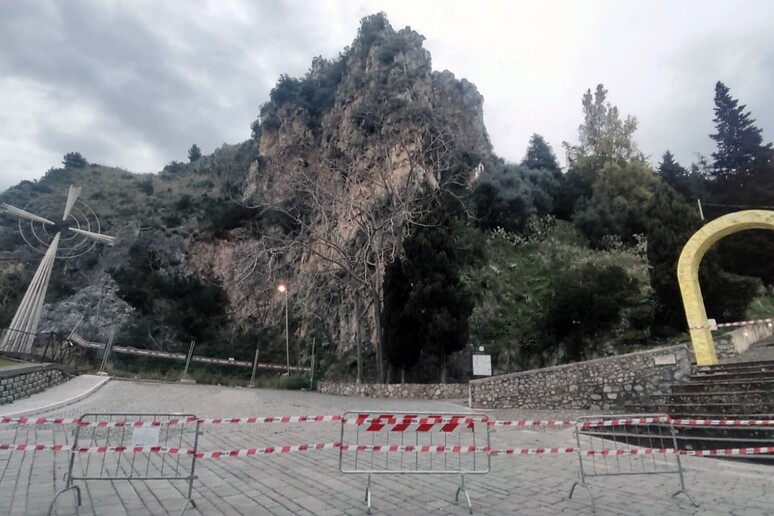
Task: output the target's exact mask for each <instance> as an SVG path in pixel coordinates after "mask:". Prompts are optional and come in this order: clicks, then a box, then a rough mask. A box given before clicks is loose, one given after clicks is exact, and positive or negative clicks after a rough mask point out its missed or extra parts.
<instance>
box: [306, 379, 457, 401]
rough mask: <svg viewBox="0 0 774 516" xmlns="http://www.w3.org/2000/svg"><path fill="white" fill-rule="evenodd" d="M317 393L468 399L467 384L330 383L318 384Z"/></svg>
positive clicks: (367, 396)
mask: <svg viewBox="0 0 774 516" xmlns="http://www.w3.org/2000/svg"><path fill="white" fill-rule="evenodd" d="M317 391H318V392H320V393H322V394H333V395H336V396H355V397H359V398H409V399H427V400H448V399H461V398H464V399H467V397H468V384H466V383H447V384H441V383H403V384H401V383H391V384H380V383H376V384H374V383H361V384H352V383H329V382H320V383H319V384H317Z"/></svg>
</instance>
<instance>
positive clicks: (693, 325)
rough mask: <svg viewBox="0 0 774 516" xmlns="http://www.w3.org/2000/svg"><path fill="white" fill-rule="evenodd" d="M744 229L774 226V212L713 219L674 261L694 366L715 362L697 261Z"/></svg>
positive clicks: (755, 211) (748, 213) (757, 211)
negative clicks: (691, 345)
mask: <svg viewBox="0 0 774 516" xmlns="http://www.w3.org/2000/svg"><path fill="white" fill-rule="evenodd" d="M746 229H774V211H766V210H748V211H739V212H736V213H729V214H728V215H724V216H722V217H720V218H717V219H715V220H713V221H712V222H710V223H708V224H707V225H706V226H704V227H703V228H701V229H700V230H699V231H697V232H696V233H694V235H693V236H692V237H691V239H690V240H688V243H687V244H685V247H684V248H683V252H682V253H680V260H679V261H678V262H677V280H678V281H679V282H680V292H681V293H682V295H683V305H684V306H685V317H686V319H688V328H689V330H690V332H691V341H692V342H693V351H694V353H695V354H696V363H697V364H698V365H712V364H717V363H718V357H717V354H716V353H715V344H714V343H713V342H712V333H711V332H710V330H709V326H708V325H707V312H706V311H705V309H704V299H703V298H702V296H701V287H700V286H699V264H701V260H702V258H704V253H706V252H707V249H709V248H710V247H712V245H713V244H715V243H716V242H717V241H718V240H720V239H721V238H724V237H727V236H728V235H730V234H732V233H737V232H739V231H744V230H746Z"/></svg>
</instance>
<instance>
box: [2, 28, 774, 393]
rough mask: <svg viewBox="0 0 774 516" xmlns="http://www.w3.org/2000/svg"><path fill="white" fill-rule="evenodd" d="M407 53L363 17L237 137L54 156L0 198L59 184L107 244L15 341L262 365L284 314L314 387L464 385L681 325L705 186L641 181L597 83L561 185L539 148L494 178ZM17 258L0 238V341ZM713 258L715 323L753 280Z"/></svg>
mask: <svg viewBox="0 0 774 516" xmlns="http://www.w3.org/2000/svg"><path fill="white" fill-rule="evenodd" d="M423 39H424V38H423V37H422V36H421V35H420V34H418V33H417V32H414V31H413V30H411V29H410V28H405V29H402V30H399V31H395V30H394V29H393V28H392V27H391V26H390V25H389V23H388V22H387V20H386V18H385V17H384V16H383V15H374V16H370V17H367V18H365V19H364V20H363V21H362V23H361V26H360V29H359V31H358V35H357V37H356V38H355V40H354V41H353V43H352V45H351V46H349V47H347V48H346V49H344V50H343V51H342V52H341V54H340V55H339V56H338V57H337V58H336V59H333V60H325V59H322V58H316V59H315V60H314V61H313V63H312V65H311V68H310V70H309V71H308V73H307V74H306V75H305V76H304V77H302V78H292V77H289V76H285V75H283V76H282V77H280V78H279V81H278V82H277V85H276V87H275V88H274V89H273V90H272V92H271V95H270V98H269V100H268V101H267V102H265V103H264V104H263V106H262V107H261V110H260V116H259V117H258V119H257V120H256V121H255V122H254V124H253V125H252V138H251V139H250V140H248V141H245V142H242V143H239V144H236V145H224V146H223V147H222V148H220V149H218V150H216V151H215V152H214V153H213V154H211V155H208V156H201V157H199V156H198V155H197V154H196V153H192V155H191V159H190V161H189V162H188V163H179V162H172V163H170V164H169V165H168V166H166V167H165V168H164V170H163V171H160V172H159V173H158V174H142V175H140V174H132V173H130V172H127V171H124V170H121V169H116V168H108V167H104V166H101V165H97V164H88V163H85V162H83V163H74V164H73V163H68V165H67V166H65V167H64V168H53V169H51V170H49V171H48V172H47V173H46V174H45V176H44V177H42V178H41V179H40V180H39V181H35V182H30V181H24V182H22V183H21V184H19V185H17V186H15V187H13V188H11V189H9V190H8V191H6V192H4V193H2V194H0V202H4V203H9V204H12V205H15V206H19V207H25V206H28V205H29V206H30V209H32V210H33V211H39V212H42V213H46V214H48V213H50V214H51V216H52V217H55V216H56V213H58V212H59V211H60V210H61V208H60V206H62V205H63V202H64V201H63V199H64V194H65V192H66V188H67V186H69V185H70V184H76V185H80V186H82V187H83V193H82V195H81V199H82V200H83V202H84V203H85V204H86V205H87V206H88V207H90V208H91V209H92V210H93V211H94V212H95V213H96V214H98V216H99V220H100V224H101V230H102V231H103V232H104V233H107V234H111V235H114V236H116V237H117V243H116V245H115V246H114V247H112V248H100V249H99V250H98V251H92V252H91V253H87V254H84V255H83V256H80V257H78V258H74V259H69V260H60V261H59V262H57V265H56V267H55V271H54V274H53V276H52V281H51V285H50V290H49V295H48V298H47V301H48V303H47V305H46V307H45V313H44V317H43V319H42V322H41V326H40V328H39V330H40V331H42V332H59V333H67V332H69V331H70V330H71V329H72V328H73V327H75V325H76V324H78V323H79V321H80V320H81V319H83V320H82V322H81V323H80V326H79V333H81V334H82V335H83V336H84V337H86V338H89V339H92V340H98V341H106V340H107V339H108V338H109V336H110V334H111V332H112V331H115V332H116V343H117V344H122V345H129V346H135V347H140V348H151V349H164V350H173V351H178V352H185V351H187V349H188V345H189V343H190V342H191V341H192V340H193V341H196V342H197V354H200V355H211V356H219V357H234V358H237V359H242V360H252V357H253V356H254V354H255V350H256V347H258V348H259V351H260V354H261V357H263V360H266V361H270V362H276V363H284V361H285V341H284V315H285V312H284V310H285V303H287V309H288V316H289V317H288V318H289V334H290V339H289V340H290V343H291V344H290V348H291V351H290V355H291V359H290V360H291V362H292V363H299V364H307V363H308V360H309V354H310V350H311V347H312V346H313V345H314V346H316V350H317V353H318V365H319V366H320V367H321V370H322V371H324V372H325V374H327V375H328V378H329V379H337V378H358V379H362V380H374V379H377V380H383V379H388V380H390V379H391V380H397V379H398V378H403V379H406V378H407V379H413V380H417V381H427V380H433V379H436V378H438V377H439V375H440V376H442V377H443V378H446V377H447V376H451V377H455V378H467V377H468V376H469V374H470V372H469V367H470V364H469V355H470V353H472V352H473V350H476V349H479V347H480V346H483V347H484V348H485V349H486V350H487V352H490V353H492V354H493V356H494V365H495V370H496V371H500V372H504V371H513V370H519V369H524V368H529V367H535V366H541V365H551V364H556V363H562V362H567V361H575V360H582V359H586V358H591V357H595V356H600V355H605V354H612V353H616V352H620V351H621V350H624V349H629V348H631V347H638V346H647V345H651V344H653V343H654V342H655V341H654V339H655V338H662V337H674V336H676V335H678V334H679V333H680V332H681V331H683V330H684V329H685V328H684V326H685V322H684V318H683V316H682V313H681V307H680V301H679V297H678V296H677V288H676V281H675V272H674V265H675V263H676V260H677V256H678V254H679V251H680V248H681V246H682V243H683V242H685V241H686V240H687V238H688V237H689V236H690V235H691V234H692V232H693V231H695V230H696V229H697V228H698V227H700V224H701V221H700V220H699V219H698V217H697V215H696V214H695V210H693V208H692V203H693V202H695V201H694V200H695V198H696V197H697V196H698V195H710V194H708V193H707V192H708V191H710V192H711V191H723V190H722V188H720V189H719V185H718V183H717V181H715V182H713V181H714V180H713V177H712V176H711V174H709V172H706V171H705V172H702V171H700V170H698V169H695V170H691V171H689V170H687V169H684V168H682V167H680V166H679V164H676V163H674V162H671V161H669V160H667V156H666V155H665V157H664V160H663V161H662V164H661V165H660V166H659V169H658V170H654V168H653V167H652V166H651V165H650V164H649V163H648V162H647V160H646V159H645V157H643V156H642V155H641V154H640V153H639V152H638V151H637V147H636V143H635V140H634V137H633V134H634V132H635V130H636V119H634V118H632V117H627V118H625V119H621V118H620V116H619V113H618V110H617V108H615V107H614V106H611V105H610V104H609V102H606V97H605V95H606V90H604V89H603V88H602V86H601V85H600V86H599V87H598V89H597V91H596V92H595V93H594V94H592V92H591V91H590V90H589V91H588V92H587V93H586V96H584V98H583V103H582V105H583V110H584V114H585V117H586V118H585V120H586V122H585V123H584V125H583V126H581V128H580V131H579V140H580V142H579V144H578V145H574V146H573V145H568V148H567V149H566V150H567V152H568V156H570V157H571V158H572V161H571V165H570V167H569V169H568V170H566V171H562V170H561V169H560V167H559V164H558V161H557V158H556V155H555V154H554V152H553V150H552V149H551V148H550V147H549V146H548V145H547V144H546V143H545V141H544V140H543V138H542V137H540V136H539V135H535V136H533V138H532V140H531V141H530V142H529V145H528V147H527V152H526V155H525V158H524V160H523V162H522V163H520V164H512V163H505V162H504V161H503V160H501V159H500V158H498V157H497V156H496V155H495V154H494V151H493V149H492V148H491V145H490V143H489V139H488V136H487V132H486V128H485V127H484V121H483V102H484V99H483V97H482V96H481V95H480V94H479V93H478V91H477V89H476V87H475V86H474V85H473V84H472V83H470V82H468V81H467V80H465V79H457V78H456V77H455V76H454V75H453V74H452V73H451V72H449V71H443V72H439V71H434V70H433V69H432V62H431V56H430V54H429V52H428V51H427V50H426V49H424V48H423ZM525 123H529V122H528V121H525ZM595 124H596V125H595ZM667 154H668V153H667ZM707 166H708V165H707ZM713 188H714V189H715V190H713ZM715 195H717V194H715ZM705 198H706V197H705ZM710 198H712V197H710ZM3 220H4V221H6V222H7V221H8V220H9V219H8V218H7V217H4V218H3ZM721 251H723V249H721ZM38 256H39V255H38V254H36V253H35V251H33V250H32V249H30V248H28V247H27V246H26V245H25V242H24V241H23V240H22V239H21V237H20V236H19V234H18V231H17V226H16V225H15V224H13V223H10V224H9V223H3V224H0V273H2V276H0V293H2V298H1V299H0V301H2V304H1V305H0V326H3V327H5V326H7V324H8V323H9V321H10V319H11V317H12V316H13V313H14V311H15V309H16V306H17V305H18V303H19V300H20V298H21V295H22V294H23V289H24V288H25V286H26V284H27V283H28V281H29V279H30V278H31V276H32V274H33V272H34V268H35V266H36V263H37V260H38ZM728 256H732V257H733V256H735V255H734V253H733V252H728V251H725V252H720V253H716V254H711V255H709V256H708V258H707V260H706V267H705V269H706V270H705V271H704V272H705V276H704V277H703V278H702V281H703V286H704V287H705V294H706V297H707V300H708V307H709V309H708V310H709V311H710V313H712V314H716V317H717V318H718V319H719V320H734V319H738V318H741V317H743V316H744V315H745V309H746V307H747V305H748V304H749V303H750V301H751V300H752V299H753V298H754V297H755V296H756V295H759V294H762V293H763V290H762V286H763V285H764V284H768V283H770V278H768V277H765V276H762V275H761V274H759V273H756V272H755V271H748V270H746V269H745V268H744V264H739V263H738V262H739V260H731V259H729V258H728ZM727 270H732V271H733V274H732V273H729V272H727ZM750 276H755V277H750ZM280 284H282V285H286V286H287V291H286V293H285V294H283V293H281V292H280V291H278V289H277V287H278V285H280ZM761 303H763V304H764V305H766V301H761V300H760V299H759V300H758V302H757V303H756V306H757V305H760V304H761ZM148 367H158V364H150V365H148ZM399 372H400V374H399ZM447 373H448V374H447Z"/></svg>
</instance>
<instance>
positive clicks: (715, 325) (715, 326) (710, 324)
mask: <svg viewBox="0 0 774 516" xmlns="http://www.w3.org/2000/svg"><path fill="white" fill-rule="evenodd" d="M707 326H708V327H709V330H710V331H718V322H717V321H716V320H715V319H707Z"/></svg>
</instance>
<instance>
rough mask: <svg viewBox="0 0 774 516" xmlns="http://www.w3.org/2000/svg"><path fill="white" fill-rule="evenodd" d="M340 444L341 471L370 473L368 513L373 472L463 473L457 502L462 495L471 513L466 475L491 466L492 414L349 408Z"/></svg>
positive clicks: (471, 506) (471, 507)
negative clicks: (357, 409) (490, 432)
mask: <svg viewBox="0 0 774 516" xmlns="http://www.w3.org/2000/svg"><path fill="white" fill-rule="evenodd" d="M339 444H340V446H339V471H341V472H342V473H360V474H367V475H368V483H367V485H366V491H365V501H366V503H367V505H368V514H370V513H371V476H372V475H382V474H446V475H460V485H459V487H458V488H457V493H456V494H455V496H454V501H455V503H458V502H459V496H460V493H463V494H464V495H465V499H466V500H467V502H468V509H469V511H470V513H471V514H473V505H472V504H471V502H470V495H469V494H468V491H467V489H466V488H465V475H476V474H478V475H480V474H485V473H488V472H489V470H490V456H489V418H488V417H487V416H486V415H484V414H477V413H471V414H458V413H438V412H434V413H416V412H412V413H408V412H391V413H389V414H385V413H383V412H367V411H353V412H346V413H345V414H344V415H343V417H342V421H341V439H340V443H339ZM350 452H351V453H350ZM438 455H441V457H439V456H438Z"/></svg>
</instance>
